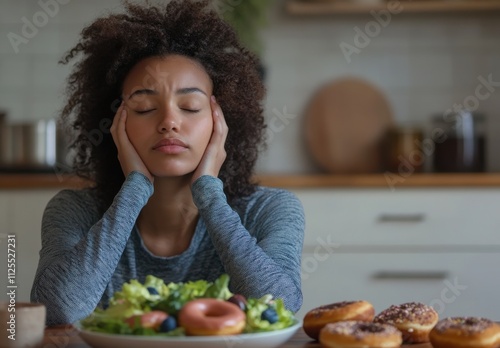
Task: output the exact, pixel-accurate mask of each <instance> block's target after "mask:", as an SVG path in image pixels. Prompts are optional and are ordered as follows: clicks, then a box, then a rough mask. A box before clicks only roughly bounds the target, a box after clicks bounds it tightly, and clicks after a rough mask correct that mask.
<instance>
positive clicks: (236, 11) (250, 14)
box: [216, 0, 273, 76]
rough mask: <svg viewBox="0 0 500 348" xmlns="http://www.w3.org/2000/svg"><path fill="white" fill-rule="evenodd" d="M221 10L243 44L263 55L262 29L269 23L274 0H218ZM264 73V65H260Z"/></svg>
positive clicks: (262, 73)
mask: <svg viewBox="0 0 500 348" xmlns="http://www.w3.org/2000/svg"><path fill="white" fill-rule="evenodd" d="M216 1H218V2H219V5H220V6H219V11H220V14H221V15H222V17H223V18H224V20H226V21H227V22H228V23H229V24H230V25H231V26H232V27H233V28H234V29H235V30H236V33H237V34H238V37H239V38H240V40H241V42H242V44H243V45H244V46H245V47H246V48H247V49H248V50H250V51H252V52H254V53H255V54H256V55H257V56H258V57H259V58H260V57H261V56H262V51H263V44H262V40H261V37H260V29H262V28H263V27H264V26H265V25H266V24H267V14H268V10H269V8H270V6H271V5H272V3H273V1H269V0H216ZM260 70H261V71H260V73H261V75H262V76H263V75H264V67H263V66H262V63H261V66H260Z"/></svg>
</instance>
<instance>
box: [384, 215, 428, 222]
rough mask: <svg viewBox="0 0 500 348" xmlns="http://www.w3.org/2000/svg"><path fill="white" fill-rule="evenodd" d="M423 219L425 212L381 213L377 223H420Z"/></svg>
mask: <svg viewBox="0 0 500 348" xmlns="http://www.w3.org/2000/svg"><path fill="white" fill-rule="evenodd" d="M424 220H425V214H422V213H420V214H381V215H379V217H378V219H377V221H378V222H379V223H393V222H395V223H401V222H403V223H420V222H423V221H424Z"/></svg>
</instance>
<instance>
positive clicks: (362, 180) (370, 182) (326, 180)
mask: <svg viewBox="0 0 500 348" xmlns="http://www.w3.org/2000/svg"><path fill="white" fill-rule="evenodd" d="M399 178H400V180H394V177H392V178H390V177H389V178H388V176H386V175H384V174H356V175H328V174H312V175H260V176H258V180H259V182H260V183H261V184H262V185H264V186H271V187H284V188H299V189H300V188H327V187H338V188H384V187H385V188H391V187H394V188H399V187H404V188H411V187H500V173H488V174H486V173H478V174H469V173H467V174H412V175H410V176H408V177H407V178H403V177H399ZM391 184H392V185H391Z"/></svg>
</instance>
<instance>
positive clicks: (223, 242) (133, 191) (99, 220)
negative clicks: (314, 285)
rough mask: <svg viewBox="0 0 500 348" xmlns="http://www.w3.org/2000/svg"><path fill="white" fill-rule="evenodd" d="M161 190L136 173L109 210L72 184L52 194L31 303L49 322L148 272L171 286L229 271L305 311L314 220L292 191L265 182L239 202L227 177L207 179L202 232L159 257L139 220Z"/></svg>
mask: <svg viewBox="0 0 500 348" xmlns="http://www.w3.org/2000/svg"><path fill="white" fill-rule="evenodd" d="M152 193H153V185H152V184H151V182H150V181H149V180H148V179H147V178H146V177H145V176H144V175H142V174H140V173H138V172H132V173H131V174H130V175H129V176H128V177H127V178H126V180H125V182H124V184H123V185H122V188H121V189H120V191H119V192H118V194H117V195H116V197H115V199H114V201H113V203H112V205H111V206H110V208H109V209H108V210H107V211H106V212H105V213H104V215H99V213H98V210H97V203H96V201H95V198H94V197H93V196H92V195H91V191H89V190H63V191H61V192H59V193H58V194H57V195H56V196H55V197H54V198H52V199H51V201H50V202H49V203H48V205H47V207H46V209H45V212H44V215H43V221H42V249H41V251H40V262H39V265H38V269H37V272H36V276H35V281H34V283H33V288H32V290H31V300H32V301H34V302H41V303H44V304H45V305H46V306H47V325H56V324H64V323H73V322H75V321H77V320H80V319H82V318H84V317H86V316H87V315H89V314H90V313H91V312H92V311H93V310H94V309H95V308H96V307H97V306H106V305H107V303H108V301H109V298H110V297H111V296H112V295H113V293H114V292H115V291H119V290H120V289H121V286H122V284H123V283H124V282H128V281H130V280H131V279H137V280H139V281H141V282H143V281H144V280H145V278H146V276H147V275H148V274H152V275H155V276H157V277H160V278H162V279H163V280H164V281H165V282H166V283H168V282H185V281H189V280H199V279H206V280H208V281H213V280H215V279H216V278H217V277H219V276H220V275H221V274H222V273H227V274H229V276H230V279H231V280H230V290H231V291H232V292H234V293H240V294H243V295H244V296H247V297H260V296H263V295H265V294H272V295H274V296H275V297H279V298H283V300H284V302H285V305H286V306H287V307H288V308H289V309H290V310H292V311H294V312H296V311H298V310H299V309H300V306H301V305H302V293H301V282H300V258H301V251H302V244H303V237H304V223H305V222H304V213H303V208H302V205H301V203H300V202H299V200H298V199H297V198H296V197H295V196H294V195H293V194H292V193H290V192H288V191H285V190H281V189H273V188H265V187H258V189H257V191H256V192H255V193H253V194H252V195H250V196H249V197H245V198H242V199H240V200H237V201H236V202H235V204H232V205H231V206H230V205H229V204H228V203H227V200H226V196H225V194H224V192H223V185H222V182H221V181H220V180H219V179H217V178H214V177H211V176H202V177H201V178H199V179H198V180H197V181H196V182H195V183H194V184H193V187H192V193H193V199H194V202H195V204H196V206H197V207H198V209H199V213H200V218H199V219H198V223H197V226H196V229H195V233H194V236H193V238H192V240H191V244H190V246H189V248H188V249H187V250H185V251H184V252H183V253H181V254H179V255H176V256H172V257H158V256H155V255H154V254H152V253H151V252H150V251H149V250H148V249H147V248H146V247H145V245H144V243H143V241H142V239H141V236H140V234H139V232H138V230H137V227H136V225H135V223H136V219H137V217H138V216H139V213H140V211H141V209H142V208H143V207H144V205H145V204H146V203H147V201H148V199H149V198H150V197H151V195H152Z"/></svg>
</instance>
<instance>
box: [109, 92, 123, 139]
mask: <svg viewBox="0 0 500 348" xmlns="http://www.w3.org/2000/svg"><path fill="white" fill-rule="evenodd" d="M124 109H125V103H124V102H123V101H122V103H121V104H120V106H119V107H118V110H116V113H115V117H114V118H113V123H112V124H111V128H110V129H109V131H110V132H111V136H112V137H113V140H114V142H115V144H116V143H117V141H118V139H117V127H118V123H119V121H120V118H121V115H122V111H123V110H124ZM117 145H118V144H117Z"/></svg>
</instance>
